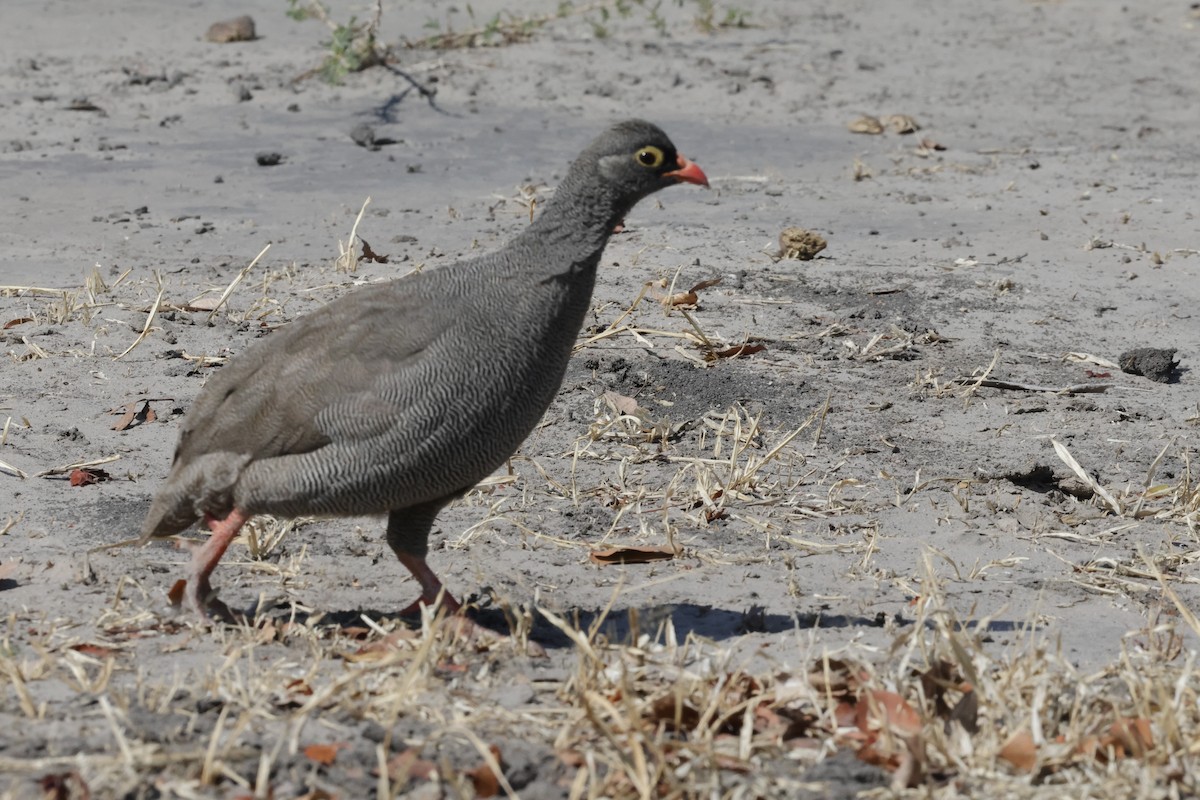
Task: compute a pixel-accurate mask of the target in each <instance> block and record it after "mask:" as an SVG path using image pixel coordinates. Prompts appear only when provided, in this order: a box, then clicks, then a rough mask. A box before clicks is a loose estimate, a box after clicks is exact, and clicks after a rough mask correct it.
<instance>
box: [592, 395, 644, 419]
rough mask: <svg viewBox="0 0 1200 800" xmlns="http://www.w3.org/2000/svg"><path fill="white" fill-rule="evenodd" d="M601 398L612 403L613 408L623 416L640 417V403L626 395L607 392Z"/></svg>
mask: <svg viewBox="0 0 1200 800" xmlns="http://www.w3.org/2000/svg"><path fill="white" fill-rule="evenodd" d="M601 396H602V397H603V398H604V399H605V400H607V401H608V402H609V403H611V404H612V407H613V408H615V409H616V410H617V411H618V412H620V413H621V414H624V415H626V416H629V417H636V416H638V410H639V409H638V402H637V400H634V399H633V398H632V397H626V396H625V395H623V394H618V393H617V392H605V393H604V394H603V395H601Z"/></svg>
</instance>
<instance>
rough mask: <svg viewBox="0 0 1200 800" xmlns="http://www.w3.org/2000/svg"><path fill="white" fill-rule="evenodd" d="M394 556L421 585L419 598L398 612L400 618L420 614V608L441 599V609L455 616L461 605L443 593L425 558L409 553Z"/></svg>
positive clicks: (445, 592) (451, 596) (446, 593)
mask: <svg viewBox="0 0 1200 800" xmlns="http://www.w3.org/2000/svg"><path fill="white" fill-rule="evenodd" d="M396 556H397V557H398V558H399V559H400V563H401V564H403V565H404V566H405V567H407V568H408V571H409V572H411V573H412V574H413V577H414V578H416V579H417V581H418V582H419V583H420V584H421V596H420V597H419V598H417V599H416V600H414V601H413V603H412V604H411V605H410V606H408V608H405V609H404V610H403V611H401V612H400V615H401V616H406V617H407V616H412V615H413V614H420V613H421V606H432V605H434V604H435V603H437V602H438V598H439V597H441V600H442V608H444V609H446V613H448V614H457V613H458V611H459V609H461V608H462V604H461V603H459V602H458V601H457V600H455V599H454V596H453V595H451V594H450V593H449V592H447V591H445V590H444V589H443V587H442V582H441V581H440V580H438V576H437V575H435V574H434V572H433V570H432V569H430V568H429V564H427V563H425V556H415V555H412V554H411V553H397V554H396Z"/></svg>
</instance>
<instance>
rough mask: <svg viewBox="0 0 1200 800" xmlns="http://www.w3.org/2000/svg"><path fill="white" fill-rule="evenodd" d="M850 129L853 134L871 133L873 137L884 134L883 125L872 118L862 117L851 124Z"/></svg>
mask: <svg viewBox="0 0 1200 800" xmlns="http://www.w3.org/2000/svg"><path fill="white" fill-rule="evenodd" d="M848 127H849V128H850V132H851V133H869V134H872V135H874V134H880V133H883V123H882V122H880V121H879V120H878V119H877V118H876V117H871V116H865V115H864V116H861V117H859V118H858V119H856V120H854V121H853V122H851V123H850V125H849V126H848Z"/></svg>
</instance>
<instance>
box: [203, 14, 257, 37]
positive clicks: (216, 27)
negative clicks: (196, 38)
mask: <svg viewBox="0 0 1200 800" xmlns="http://www.w3.org/2000/svg"><path fill="white" fill-rule="evenodd" d="M204 38H205V39H207V40H208V41H210V42H216V43H217V44H228V43H229V42H251V41H254V40H255V39H257V38H258V37H257V36H255V35H254V18H253V17H250V16H248V15H243V16H240V17H235V18H234V19H227V20H224V21H222V22H214V23H213V24H212V25H211V26H210V27H209V29H208V33H206V34H204Z"/></svg>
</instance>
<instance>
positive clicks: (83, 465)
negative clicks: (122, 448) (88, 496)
mask: <svg viewBox="0 0 1200 800" xmlns="http://www.w3.org/2000/svg"><path fill="white" fill-rule="evenodd" d="M120 459H121V456H120V455H117V454H114V455H111V456H105V457H104V458H97V459H94V460H92V461H80V462H78V463H76V464H67V465H66V466H63V467H51V468H50V469H44V470H42V471H41V472H38V473H36V474H34V476H33V477H35V478H45V477H48V476H50V475H65V474H66V473H68V472H72V471H74V470H77V469H87V468H88V467H98V466H100V465H101V464H111V463H112V462H114V461H119V460H120Z"/></svg>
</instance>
